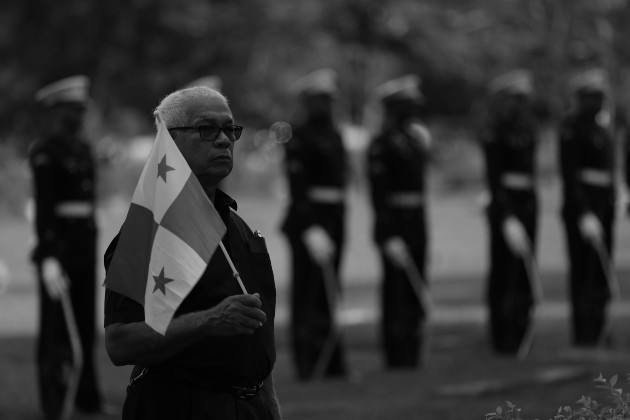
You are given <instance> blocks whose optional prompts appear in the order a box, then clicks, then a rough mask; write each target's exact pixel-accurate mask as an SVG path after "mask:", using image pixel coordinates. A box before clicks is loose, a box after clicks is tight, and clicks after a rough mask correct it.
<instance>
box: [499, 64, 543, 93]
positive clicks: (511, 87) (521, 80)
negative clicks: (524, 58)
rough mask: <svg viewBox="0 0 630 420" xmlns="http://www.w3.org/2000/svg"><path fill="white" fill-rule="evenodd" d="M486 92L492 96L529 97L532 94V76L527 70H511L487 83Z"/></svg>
mask: <svg viewBox="0 0 630 420" xmlns="http://www.w3.org/2000/svg"><path fill="white" fill-rule="evenodd" d="M488 91H489V92H490V93H491V94H493V95H494V94H497V93H507V94H513V95H527V96H529V95H531V94H532V93H533V92H534V76H533V75H532V72H530V71H529V70H524V69H516V70H511V71H508V72H507V73H503V74H501V75H500V76H497V77H495V78H494V79H492V80H491V81H490V83H488Z"/></svg>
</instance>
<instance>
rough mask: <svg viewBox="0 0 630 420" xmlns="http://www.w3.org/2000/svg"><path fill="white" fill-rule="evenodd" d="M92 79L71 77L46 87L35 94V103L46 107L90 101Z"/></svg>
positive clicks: (81, 76)
mask: <svg viewBox="0 0 630 420" xmlns="http://www.w3.org/2000/svg"><path fill="white" fill-rule="evenodd" d="M89 89H90V79H89V78H88V77H87V76H83V75H79V76H71V77H66V78H65V79H61V80H58V81H56V82H54V83H51V84H49V85H46V86H44V87H43V88H41V89H40V90H38V91H37V92H36V93H35V101H37V102H39V103H41V104H42V105H45V106H52V105H55V104H59V103H67V102H77V103H82V104H85V103H87V101H88V100H89V94H88V91H89Z"/></svg>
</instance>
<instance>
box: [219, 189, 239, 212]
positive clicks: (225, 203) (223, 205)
mask: <svg viewBox="0 0 630 420" xmlns="http://www.w3.org/2000/svg"><path fill="white" fill-rule="evenodd" d="M214 206H215V207H216V208H217V209H218V210H228V208H229V207H232V208H233V209H234V210H235V211H236V210H237V207H238V206H237V204H236V200H234V199H233V198H232V197H230V196H229V195H227V194H226V193H224V192H223V191H221V190H220V189H218V188H217V190H216V191H215V193H214Z"/></svg>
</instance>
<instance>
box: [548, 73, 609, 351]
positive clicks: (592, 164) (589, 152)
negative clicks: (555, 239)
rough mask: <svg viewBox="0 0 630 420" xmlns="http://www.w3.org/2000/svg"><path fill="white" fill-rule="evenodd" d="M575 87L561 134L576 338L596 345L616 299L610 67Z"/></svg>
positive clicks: (584, 76) (583, 78)
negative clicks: (611, 267) (611, 270)
mask: <svg viewBox="0 0 630 420" xmlns="http://www.w3.org/2000/svg"><path fill="white" fill-rule="evenodd" d="M569 88H570V90H571V93H572V95H573V99H574V108H573V109H572V110H571V112H569V114H568V115H567V116H566V117H565V118H564V119H563V121H562V124H561V127H560V134H559V135H560V167H561V170H562V181H563V198H564V202H563V208H562V217H563V219H564V226H565V230H566V238H567V244H568V246H567V248H568V251H569V260H570V269H569V274H570V287H571V303H572V309H573V313H572V315H573V342H574V344H576V345H578V346H593V345H596V344H597V343H598V341H599V339H600V338H601V337H600V336H601V334H602V333H603V327H604V325H605V309H606V305H607V303H608V301H609V299H610V288H609V285H608V279H607V270H608V264H609V263H610V261H606V260H607V259H608V258H609V256H611V255H612V229H613V220H614V213H615V185H614V176H613V173H614V145H613V137H612V135H611V133H610V132H609V130H608V127H607V124H608V122H607V121H606V119H607V114H606V109H605V103H606V99H607V96H608V94H609V90H610V87H609V82H608V77H607V75H606V73H605V71H603V70H601V69H592V70H589V71H586V72H583V73H580V74H578V75H577V76H575V77H574V78H573V79H572V80H571V81H570V83H569ZM602 251H603V252H602ZM604 338H607V337H604Z"/></svg>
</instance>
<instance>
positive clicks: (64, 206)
mask: <svg viewBox="0 0 630 420" xmlns="http://www.w3.org/2000/svg"><path fill="white" fill-rule="evenodd" d="M55 214H56V215H57V216H58V217H66V218H72V217H91V216H93V215H94V205H93V204H92V203H90V202H89V201H62V202H61V203H59V204H57V205H56V206H55Z"/></svg>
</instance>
